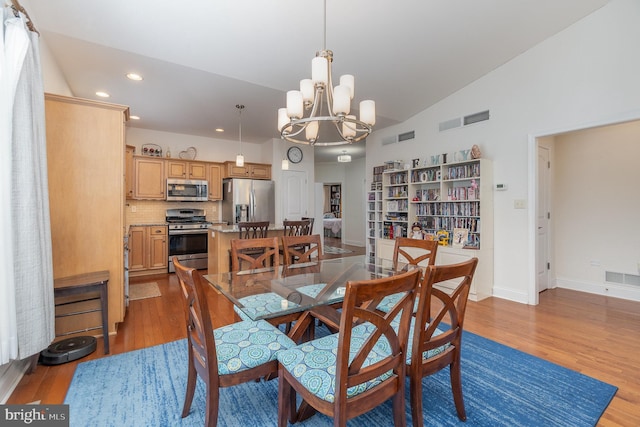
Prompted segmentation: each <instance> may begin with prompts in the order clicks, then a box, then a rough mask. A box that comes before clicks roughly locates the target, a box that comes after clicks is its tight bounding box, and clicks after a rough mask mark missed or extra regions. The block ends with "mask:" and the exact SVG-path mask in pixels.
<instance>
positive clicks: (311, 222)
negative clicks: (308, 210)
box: [300, 216, 315, 234]
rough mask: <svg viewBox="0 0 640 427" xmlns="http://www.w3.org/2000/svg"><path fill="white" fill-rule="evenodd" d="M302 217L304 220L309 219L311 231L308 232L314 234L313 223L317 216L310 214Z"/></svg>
mask: <svg viewBox="0 0 640 427" xmlns="http://www.w3.org/2000/svg"><path fill="white" fill-rule="evenodd" d="M300 219H302V220H303V221H309V231H308V232H307V234H313V223H314V221H315V218H313V217H310V216H303V217H302V218H300Z"/></svg>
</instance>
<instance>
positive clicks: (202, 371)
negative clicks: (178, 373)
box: [173, 257, 219, 417]
mask: <svg viewBox="0 0 640 427" xmlns="http://www.w3.org/2000/svg"><path fill="white" fill-rule="evenodd" d="M173 264H174V266H175V269H176V275H177V276H178V281H179V282H180V287H181V289H182V294H183V296H184V301H185V318H186V322H187V323H186V326H187V342H188V345H189V363H190V364H193V366H194V367H195V371H196V372H197V374H198V375H200V377H201V378H202V380H203V381H204V382H205V384H206V385H207V389H209V388H218V387H219V376H218V356H217V354H216V343H215V339H214V337H213V333H212V331H213V326H212V323H211V316H210V315H209V305H208V303H207V297H206V295H205V292H204V286H203V284H202V281H201V275H200V272H198V270H196V269H194V268H187V267H185V266H184V265H182V264H180V261H179V260H178V258H177V257H174V258H173ZM189 403H190V402H189ZM184 416H185V414H184V413H183V417H184Z"/></svg>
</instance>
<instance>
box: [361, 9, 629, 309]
mask: <svg viewBox="0 0 640 427" xmlns="http://www.w3.org/2000/svg"><path fill="white" fill-rule="evenodd" d="M638 16H640V2H638V1H636V0H613V1H612V2H611V3H609V4H608V5H607V6H605V7H603V8H601V9H599V10H598V11H596V12H594V13H593V14H591V15H589V16H587V17H586V18H584V19H582V20H581V21H579V22H577V23H576V24H574V25H573V26H571V27H569V28H568V29H566V30H564V31H562V32H560V33H558V34H557V35H555V36H554V37H551V38H549V39H547V40H546V41H544V42H542V43H540V44H539V45H537V46H535V47H534V48H532V49H530V50H529V51H527V52H525V53H523V54H522V55H520V56H518V57H517V58H515V59H513V60H512V61H510V62H508V63H507V64H505V65H503V66H501V67H499V68H497V69H496V70H494V71H493V72H491V73H489V74H488V75H486V76H484V77H483V78H481V79H479V80H477V81H475V82H473V83H472V84H470V85H468V86H467V87H465V88H463V89H462V90H460V91H458V92H457V93H455V94H453V95H451V96H449V97H448V98H446V99H444V100H442V101H441V102H439V103H438V104H436V105H434V106H433V107H431V108H429V109H427V110H425V111H423V112H421V113H420V114H418V115H416V116H414V117H413V118H412V119H410V120H408V121H406V122H405V123H402V124H400V125H397V126H394V127H391V128H386V129H383V130H380V131H377V132H374V133H373V134H372V135H371V136H370V137H369V138H368V141H367V161H366V163H367V167H366V173H367V181H368V182H370V181H371V175H372V168H373V166H376V165H379V164H382V163H383V162H384V161H385V160H389V159H397V158H402V159H403V160H405V161H408V160H410V159H412V158H416V157H423V156H426V155H430V154H437V153H443V152H451V151H455V150H460V149H463V148H469V147H471V145H473V144H478V145H480V147H481V149H482V151H483V157H487V158H490V159H492V160H493V166H494V182H502V183H506V184H508V188H509V189H508V191H501V192H498V193H495V195H494V224H495V235H494V246H495V249H494V251H495V253H494V289H493V293H494V295H496V296H499V297H503V298H508V299H512V300H515V301H520V302H532V296H531V295H530V291H529V290H530V288H531V286H530V284H531V282H532V280H534V277H535V275H534V272H533V263H532V262H530V260H531V259H532V257H534V256H535V254H534V253H532V250H531V249H532V248H534V247H535V246H534V245H533V244H532V240H533V235H534V233H533V230H531V227H530V223H531V221H530V220H529V212H528V209H518V210H515V209H514V208H513V201H514V200H515V199H525V200H528V195H529V194H528V192H529V188H530V187H529V184H530V183H529V174H530V170H529V167H530V162H529V149H528V141H529V136H530V135H537V136H541V135H545V134H553V133H556V131H557V130H559V129H578V128H583V127H589V126H591V125H593V124H594V123H603V122H606V121H610V122H615V121H620V120H623V119H628V118H637V117H640V79H638V76H639V75H640V56H639V55H636V54H635V52H638V51H640V25H638V19H637V18H638ZM486 109H489V110H490V111H491V119H490V120H489V121H488V122H483V123H479V124H475V125H471V126H468V127H465V128H460V129H453V130H449V131H445V132H441V133H439V132H438V123H439V122H442V121H445V120H448V119H451V118H455V117H460V116H463V115H466V114H470V113H475V112H478V111H483V110H486ZM409 130H415V132H416V139H415V140H412V141H407V142H402V143H398V144H392V145H387V146H383V145H382V141H383V139H384V138H385V137H389V136H395V135H397V134H399V133H402V132H406V131H409ZM533 208H534V207H532V206H530V207H529V209H533Z"/></svg>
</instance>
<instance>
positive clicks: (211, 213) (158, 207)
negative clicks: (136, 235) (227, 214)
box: [125, 200, 220, 227]
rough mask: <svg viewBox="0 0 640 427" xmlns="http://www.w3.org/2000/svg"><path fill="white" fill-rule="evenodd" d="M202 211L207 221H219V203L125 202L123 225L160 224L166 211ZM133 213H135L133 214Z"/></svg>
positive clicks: (163, 220)
mask: <svg viewBox="0 0 640 427" xmlns="http://www.w3.org/2000/svg"><path fill="white" fill-rule="evenodd" d="M177 208H186V209H191V208H197V209H204V210H205V211H206V215H207V221H211V222H217V221H219V220H220V202H165V201H163V200H127V203H126V205H125V225H126V226H127V227H128V226H130V225H131V224H160V223H164V222H165V215H166V211H167V209H177ZM134 211H135V212H134Z"/></svg>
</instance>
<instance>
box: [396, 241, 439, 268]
mask: <svg viewBox="0 0 640 427" xmlns="http://www.w3.org/2000/svg"><path fill="white" fill-rule="evenodd" d="M438 246H439V245H438V242H437V241H436V240H422V239H410V238H408V237H396V243H395V245H394V247H393V263H394V265H397V264H398V262H404V263H407V264H411V265H420V266H422V267H426V266H427V265H434V264H435V261H436V254H437V252H438Z"/></svg>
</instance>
